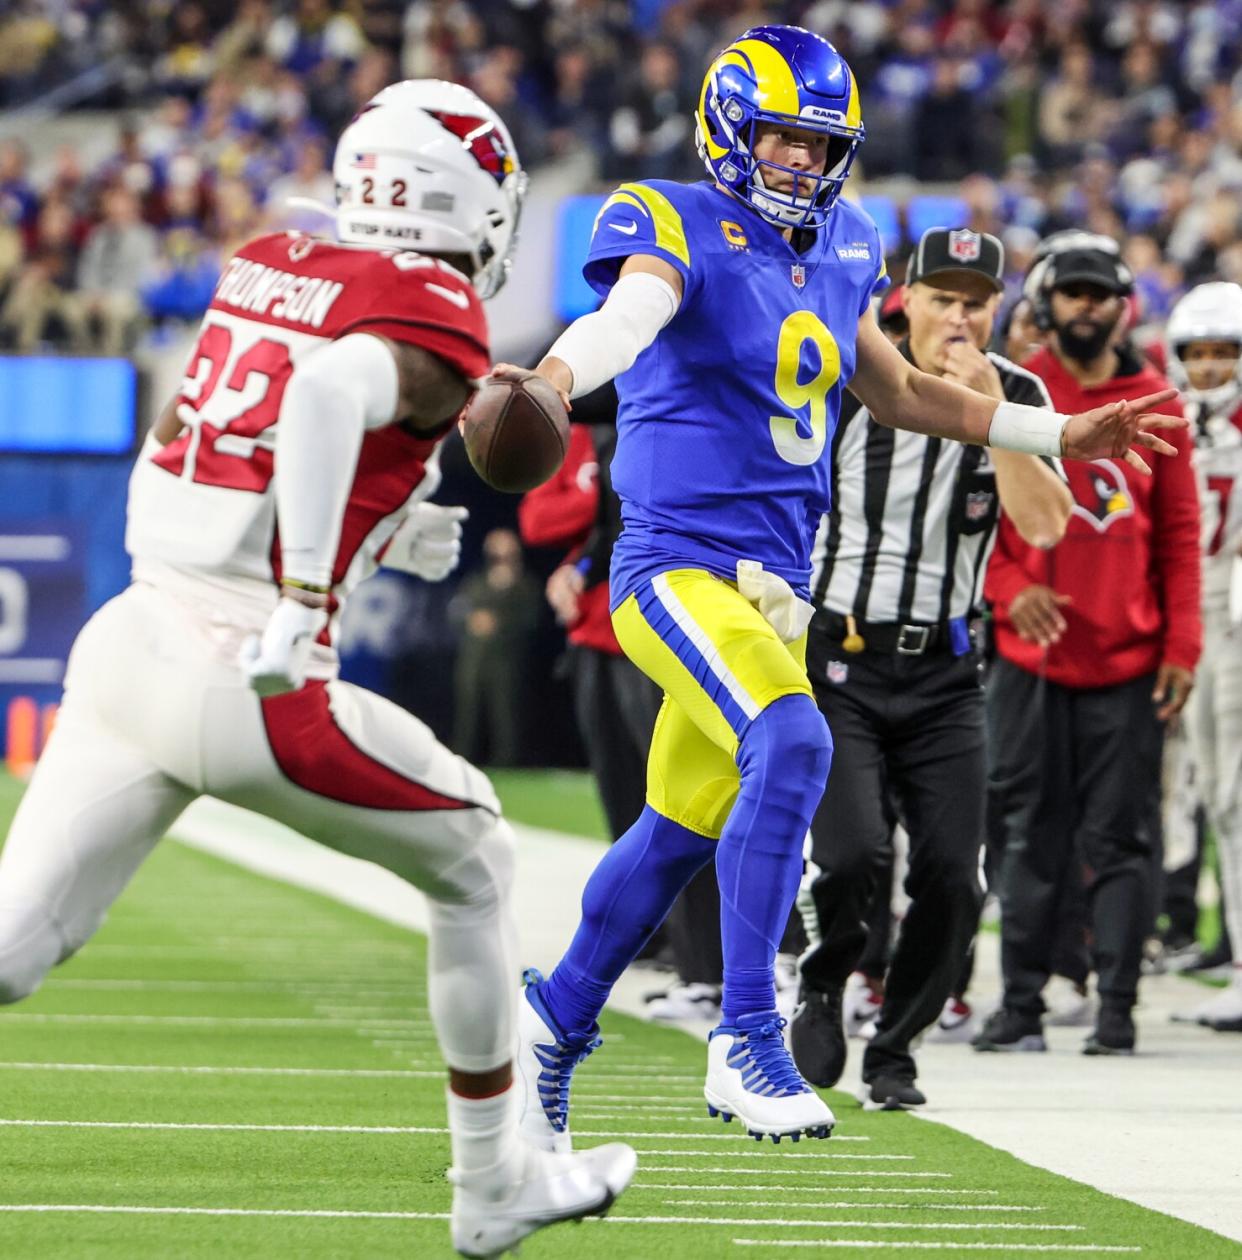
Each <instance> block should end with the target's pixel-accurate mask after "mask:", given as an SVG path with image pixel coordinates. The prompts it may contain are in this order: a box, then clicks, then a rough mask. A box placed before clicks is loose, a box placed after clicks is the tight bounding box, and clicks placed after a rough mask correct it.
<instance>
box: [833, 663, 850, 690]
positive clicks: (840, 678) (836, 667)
mask: <svg viewBox="0 0 1242 1260" xmlns="http://www.w3.org/2000/svg"><path fill="white" fill-rule="evenodd" d="M849 676H850V667H849V666H848V665H847V664H846V663H845V662H844V661H829V662H828V681H829V682H830V683H836V684H837V685H838V686H840V685H841V683H843V682H844V681H845V680H846V679H847V678H848V677H849Z"/></svg>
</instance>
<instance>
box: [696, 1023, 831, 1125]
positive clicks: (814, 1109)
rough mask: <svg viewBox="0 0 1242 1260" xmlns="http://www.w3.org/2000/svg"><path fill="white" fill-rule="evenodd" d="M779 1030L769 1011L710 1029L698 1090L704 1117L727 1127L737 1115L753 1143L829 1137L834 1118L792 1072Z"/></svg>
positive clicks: (823, 1103) (813, 1092)
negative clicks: (704, 1107) (704, 1069)
mask: <svg viewBox="0 0 1242 1260" xmlns="http://www.w3.org/2000/svg"><path fill="white" fill-rule="evenodd" d="M784 1027H785V1020H784V1019H782V1018H781V1017H780V1016H779V1015H777V1014H776V1012H775V1011H771V1012H767V1013H765V1014H759V1015H743V1016H742V1018H741V1019H739V1020H738V1021H737V1023H736V1024H735V1025H732V1026H730V1025H725V1024H722V1025H721V1026H720V1027H719V1028H717V1029H715V1030H713V1032H712V1033H711V1034H710V1036H709V1037H708V1042H707V1081H706V1083H705V1084H704V1086H703V1097H704V1098H706V1099H707V1114H708V1115H710V1116H717V1115H719V1116H722V1117H723V1118H724V1120H725V1121H726V1122H728V1121H730V1120H732V1119H733V1117H734V1116H737V1118H738V1119H739V1120H740V1121H741V1122H742V1125H743V1127H744V1128H745V1129H746V1131H747V1133H749V1134H750V1136H751V1137H753V1138H755V1139H756V1141H762V1140H763V1139H764V1138H765V1137H770V1138H771V1139H772V1141H773V1142H779V1141H780V1140H781V1138H783V1137H788V1138H791V1139H792V1140H793V1141H795V1142H797V1141H798V1140H799V1139H800V1138H801V1137H802V1135H803V1134H804V1133H805V1134H806V1135H807V1136H808V1137H816V1138H826V1137H829V1136H830V1135H831V1133H832V1130H833V1126H834V1125H835V1124H836V1122H837V1121H836V1117H835V1116H834V1115H833V1114H832V1112H831V1111H830V1110H829V1109H828V1106H827V1104H826V1103H825V1102H824V1101H823V1099H822V1098H820V1096H819V1095H818V1094H817V1093H816V1092H815V1091H814V1090H813V1089H812V1088H811V1087H810V1086H809V1085H808V1084H807V1083H806V1081H804V1080H803V1079H802V1076H801V1075H800V1074H799V1072H798V1069H797V1068H796V1067H794V1062H793V1059H792V1058H790V1055H789V1050H788V1048H787V1047H786V1045H785V1041H784V1038H783V1037H782V1036H781V1030H782V1029H783V1028H784Z"/></svg>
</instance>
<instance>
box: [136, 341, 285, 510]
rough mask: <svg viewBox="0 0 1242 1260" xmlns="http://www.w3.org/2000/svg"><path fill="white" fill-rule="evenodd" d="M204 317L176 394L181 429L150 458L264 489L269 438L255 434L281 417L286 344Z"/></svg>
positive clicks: (197, 477)
mask: <svg viewBox="0 0 1242 1260" xmlns="http://www.w3.org/2000/svg"><path fill="white" fill-rule="evenodd" d="M256 332H257V330H256V329H254V327H253V325H251V326H249V327H247V326H246V325H244V324H242V325H240V326H239V327H237V330H236V332H234V331H233V330H232V329H230V327H229V326H228V324H226V323H223V322H215V321H211V322H209V323H208V324H207V325H206V326H205V327H204V328H203V331H202V333H201V334H200V336H199V339H198V343H197V345H196V346H195V347H194V353H193V355H192V357H191V359H190V363H189V366H188V368H187V369H186V377H185V381H184V383H183V384H182V387H181V393H180V395H179V396H178V399H177V417H178V419H180V420H182V421H183V422H184V423H185V425H186V428H185V430H184V431H183V432H182V433H181V434H180V435H179V436H177V437H176V438H174V439H173V440H172V441H171V442H170V443H169V444H168V445H167V446H166V447H164V448H163V449H162V450H160V451H158V452H157V453H156V454H155V455H154V456H153V457H152V462H153V463H154V464H156V465H157V466H158V467H160V468H163V469H164V470H165V471H166V472H170V473H172V474H173V476H175V477H187V478H188V479H189V480H191V481H193V482H195V483H196V484H198V485H203V486H220V487H222V488H224V489H228V490H243V491H249V492H250V493H252V494H263V493H264V491H266V489H267V487H268V484H269V483H270V482H271V480H272V473H273V459H272V449H271V444H270V443H269V444H267V445H263V444H260V442H259V438H260V437H261V435H262V434H263V433H265V432H266V431H267V430H268V429H270V428H271V427H272V426H273V425H274V424H275V423H276V421H277V419H278V418H279V416H280V404H281V400H282V398H283V397H284V392H285V386H286V385H287V384H288V381H289V374H290V372H291V371H292V370H293V360H292V358H291V357H290V353H289V347H288V345H287V344H286V343H285V342H283V341H278V340H275V339H273V338H272V337H270V336H269V337H256V335H255V333H256Z"/></svg>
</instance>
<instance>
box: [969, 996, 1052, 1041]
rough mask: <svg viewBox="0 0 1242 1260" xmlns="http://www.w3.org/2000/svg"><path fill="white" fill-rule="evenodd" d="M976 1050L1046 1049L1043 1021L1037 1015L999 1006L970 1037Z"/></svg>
mask: <svg viewBox="0 0 1242 1260" xmlns="http://www.w3.org/2000/svg"><path fill="white" fill-rule="evenodd" d="M970 1044H971V1045H972V1046H974V1048H975V1049H976V1050H986V1051H990V1050H998V1051H1028V1052H1038V1051H1042V1050H1047V1049H1048V1043H1047V1042H1046V1041H1045V1040H1044V1028H1043V1023H1042V1022H1041V1021H1040V1018H1039V1016H1038V1015H1023V1014H1022V1013H1021V1012H1019V1011H1011V1010H1007V1009H1006V1008H1005V1007H1003V1006H1002V1007H1001V1008H1000V1010H997V1011H993V1012H992V1014H991V1015H989V1016H988V1020H987V1023H986V1024H984V1025H983V1028H982V1029H981V1030H980V1031H979V1032H978V1033H976V1034H975V1036H974V1037H972V1038H971V1042H970Z"/></svg>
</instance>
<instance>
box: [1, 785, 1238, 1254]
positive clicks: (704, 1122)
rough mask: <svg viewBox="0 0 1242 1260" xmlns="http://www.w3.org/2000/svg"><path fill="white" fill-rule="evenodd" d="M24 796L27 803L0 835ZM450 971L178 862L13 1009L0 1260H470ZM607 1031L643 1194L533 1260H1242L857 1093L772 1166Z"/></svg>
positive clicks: (552, 1234) (334, 916) (281, 889)
mask: <svg viewBox="0 0 1242 1260" xmlns="http://www.w3.org/2000/svg"><path fill="white" fill-rule="evenodd" d="M553 782H555V780H554V781H553ZM536 795H538V794H536ZM15 800H16V791H15V789H14V788H13V786H12V785H11V784H10V783H7V782H4V781H0V819H3V820H4V821H7V817H8V814H9V813H10V812H11V809H12V805H13V803H14V801H15ZM423 966H424V944H423V941H422V939H421V938H419V937H417V936H415V935H412V934H410V933H408V932H405V931H402V930H401V929H399V928H396V927H393V926H390V925H388V924H385V923H382V922H379V921H377V920H374V919H371V918H369V917H367V916H365V915H363V914H361V913H359V912H357V911H354V910H351V909H348V908H345V907H342V906H340V905H338V904H336V903H334V902H332V901H329V900H326V899H324V898H321V897H319V896H316V895H314V894H311V893H308V892H304V891H301V890H299V889H294V888H291V887H289V886H286V885H283V884H280V883H275V882H272V881H269V880H266V879H263V878H261V877H259V876H256V875H253V874H251V873H249V872H245V871H242V870H240V869H238V868H235V867H233V866H231V865H228V864H227V863H224V862H221V861H218V860H216V859H214V858H211V857H208V856H206V855H204V854H202V853H199V852H197V851H194V850H190V849H187V848H183V847H181V846H179V845H176V844H165V845H163V846H161V848H160V849H159V850H158V851H157V853H156V854H155V856H154V858H153V859H152V860H151V861H150V862H149V863H148V865H147V866H146V867H144V868H143V870H142V871H141V872H140V873H139V875H138V877H137V878H136V880H135V881H134V883H133V885H132V887H131V888H130V889H129V890H128V892H127V893H126V895H125V896H124V898H123V899H122V900H121V901H120V903H119V904H118V905H117V907H116V909H115V911H114V912H113V914H112V916H111V918H110V920H109V922H108V923H107V925H106V926H105V928H104V929H103V931H102V932H101V933H100V934H99V936H98V937H97V938H96V940H95V941H93V942H92V943H91V944H90V945H89V946H88V947H87V948H86V949H85V950H84V951H83V952H82V953H81V954H80V955H79V956H78V957H77V958H75V959H73V960H72V961H71V962H69V963H68V964H66V965H65V966H64V967H62V968H60V969H59V970H58V971H57V972H56V973H55V974H54V976H53V977H52V978H50V979H49V981H48V983H47V984H46V986H45V987H44V988H43V989H42V990H41V991H40V993H38V994H37V995H36V996H35V997H34V998H32V999H30V1000H29V1001H27V1002H25V1003H24V1004H22V1005H20V1006H18V1007H14V1008H10V1009H6V1010H5V1011H3V1012H0V1099H2V1100H3V1101H0V1169H3V1176H2V1178H0V1257H6V1258H8V1257H13V1258H14V1260H18V1258H20V1260H26V1258H27V1257H30V1258H38V1260H44V1258H49V1257H74V1258H77V1257H92V1258H94V1257H108V1258H114V1260H135V1258H137V1257H142V1258H144V1260H145V1258H148V1257H152V1258H154V1257H159V1258H161V1260H162V1258H164V1257H212V1258H213V1260H214V1258H217V1257H230V1258H231V1257H251V1256H253V1257H258V1256H263V1257H286V1256H289V1257H293V1256H296V1257H299V1258H300V1260H301V1258H305V1260H315V1258H323V1260H329V1258H331V1260H341V1258H345V1260H350V1258H353V1257H359V1258H362V1257H366V1258H367V1260H371V1258H372V1257H389V1256H391V1257H402V1258H403V1260H411V1258H418V1260H421V1258H422V1257H428V1258H432V1257H440V1256H448V1255H450V1254H451V1253H450V1250H449V1247H448V1243H447V1238H448V1233H447V1224H446V1220H445V1214H446V1213H447V1211H448V1206H449V1187H448V1185H447V1183H446V1182H445V1180H444V1176H443V1169H444V1166H445V1164H446V1163H447V1158H448V1142H447V1138H446V1136H445V1134H444V1132H443V1125H444V1109H443V1100H442V1074H441V1071H440V1068H439V1065H438V1063H437V1060H436V1051H435V1044H434V1041H433V1040H432V1036H431V1030H430V1027H429V1025H428V1022H427V1019H426V1011H425V984H424V978H423ZM605 1034H606V1037H607V1044H606V1045H605V1047H604V1049H603V1050H601V1051H600V1052H599V1053H598V1054H597V1055H596V1056H594V1057H593V1058H592V1059H591V1060H590V1062H589V1063H588V1064H587V1065H585V1066H584V1068H583V1069H582V1070H581V1074H580V1077H579V1082H580V1083H579V1085H578V1087H577V1089H576V1093H575V1098H576V1107H575V1124H576V1129H577V1133H578V1137H579V1139H580V1142H581V1143H582V1144H583V1145H587V1144H593V1143H595V1142H599V1141H604V1140H607V1139H608V1138H609V1137H613V1136H623V1137H624V1139H625V1140H628V1141H632V1142H633V1144H634V1145H635V1146H636V1147H637V1148H638V1149H639V1151H640V1152H641V1154H640V1171H639V1176H638V1179H637V1181H636V1183H635V1185H634V1187H633V1188H632V1189H631V1191H630V1192H629V1193H628V1194H627V1195H626V1196H625V1197H624V1198H623V1199H622V1200H621V1201H620V1202H619V1203H618V1204H617V1206H616V1208H615V1209H614V1211H613V1213H612V1215H611V1216H610V1217H609V1218H608V1220H607V1221H605V1222H602V1223H601V1222H591V1223H587V1224H584V1225H582V1226H572V1227H571V1226H562V1227H559V1228H557V1229H555V1230H551V1231H548V1232H546V1233H544V1234H541V1235H538V1236H536V1237H535V1238H532V1239H531V1240H530V1241H528V1242H527V1243H526V1245H525V1247H524V1249H523V1256H524V1258H525V1260H543V1258H547V1260H553V1258H555V1257H564V1258H568V1257H574V1258H575V1260H577V1258H580V1257H606V1258H607V1260H655V1258H657V1257H659V1258H664V1257H676V1258H677V1260H699V1258H702V1260H707V1258H708V1257H711V1258H713V1260H715V1258H717V1257H728V1256H737V1257H739V1260H741V1258H744V1257H749V1256H755V1257H757V1260H764V1258H767V1260H773V1258H775V1257H778V1256H790V1255H792V1256H797V1255H801V1254H805V1253H807V1252H814V1251H816V1250H823V1251H824V1252H830V1253H831V1254H839V1253H841V1254H846V1255H848V1254H851V1253H852V1254H856V1255H859V1256H863V1255H866V1256H871V1255H876V1256H879V1257H890V1258H895V1257H905V1256H911V1255H914V1254H916V1253H918V1252H922V1251H925V1250H927V1251H934V1252H936V1253H938V1254H944V1255H946V1256H950V1257H952V1256H954V1255H958V1256H967V1255H974V1254H991V1255H994V1256H1001V1257H1008V1256H1022V1255H1026V1254H1049V1255H1054V1256H1055V1255H1058V1254H1064V1255H1071V1256H1072V1255H1084V1254H1085V1255H1090V1254H1102V1255H1108V1254H1139V1253H1141V1254H1142V1255H1144V1256H1148V1257H1153V1258H1159V1260H1169V1258H1181V1257H1195V1260H1209V1258H1210V1257H1217V1256H1220V1257H1224V1256H1238V1255H1242V1247H1240V1246H1238V1245H1237V1244H1234V1243H1230V1242H1227V1241H1226V1240H1224V1239H1222V1238H1219V1237H1218V1236H1216V1235H1213V1234H1211V1233H1208V1232H1206V1231H1204V1230H1200V1229H1197V1228H1195V1227H1193V1226H1190V1225H1186V1224H1183V1223H1180V1222H1178V1221H1175V1220H1173V1219H1171V1218H1168V1217H1165V1216H1161V1215H1159V1214H1157V1213H1154V1212H1150V1211H1146V1210H1143V1209H1141V1208H1137V1207H1134V1206H1132V1205H1130V1204H1128V1203H1124V1202H1122V1201H1120V1200H1117V1199H1113V1198H1110V1197H1108V1196H1106V1195H1103V1194H1100V1193H1098V1192H1096V1191H1093V1190H1091V1189H1088V1188H1086V1187H1084V1186H1081V1185H1078V1184H1076V1183H1073V1182H1070V1181H1066V1180H1064V1179H1062V1178H1059V1177H1056V1176H1053V1175H1051V1174H1048V1173H1044V1172H1040V1171H1038V1170H1035V1169H1032V1168H1030V1167H1028V1166H1026V1165H1024V1164H1022V1163H1021V1162H1020V1161H1018V1160H1016V1159H1014V1158H1012V1157H1010V1156H1008V1155H1005V1154H1001V1153H999V1152H997V1151H995V1150H992V1149H991V1148H989V1147H987V1146H984V1145H982V1144H981V1143H978V1142H975V1141H973V1140H971V1139H969V1138H966V1137H963V1136H961V1135H959V1134H956V1133H954V1132H952V1131H950V1130H948V1129H944V1128H942V1127H940V1126H938V1125H935V1124H931V1123H927V1122H925V1121H922V1120H917V1119H914V1118H911V1117H908V1116H905V1115H900V1114H897V1115H890V1114H885V1115H864V1114H863V1113H861V1112H860V1110H859V1109H858V1107H857V1104H855V1103H853V1102H852V1101H851V1100H850V1099H848V1098H847V1097H845V1096H843V1095H833V1096H832V1100H833V1102H834V1105H835V1106H836V1108H837V1113H838V1117H839V1120H840V1124H839V1127H838V1130H837V1136H836V1137H834V1138H833V1139H832V1140H831V1141H830V1142H826V1143H815V1142H803V1143H801V1144H799V1146H798V1147H796V1148H795V1147H791V1146H789V1145H788V1144H781V1145H780V1146H778V1147H774V1146H772V1145H770V1144H767V1145H764V1146H760V1145H759V1144H757V1143H755V1142H752V1141H748V1140H744V1139H743V1138H741V1137H740V1136H738V1134H737V1133H736V1132H735V1131H733V1130H731V1129H729V1128H726V1127H725V1126H723V1125H721V1124H720V1123H719V1122H714V1121H709V1120H708V1118H707V1116H706V1115H705V1114H704V1112H703V1109H702V1103H701V1098H700V1096H699V1092H698V1090H699V1084H700V1078H701V1072H702V1066H703V1052H702V1049H701V1047H700V1046H698V1045H696V1044H695V1042H694V1041H693V1040H691V1039H690V1038H688V1037H686V1036H685V1035H684V1034H682V1033H679V1032H676V1031H672V1030H666V1029H659V1028H654V1027H651V1026H648V1025H644V1024H641V1023H638V1022H636V1021H634V1020H630V1019H626V1018H624V1017H619V1016H610V1017H608V1018H607V1019H606V1020H605Z"/></svg>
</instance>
